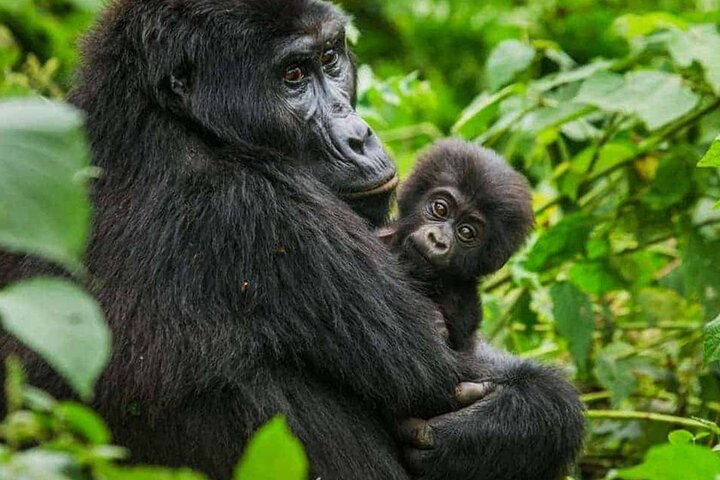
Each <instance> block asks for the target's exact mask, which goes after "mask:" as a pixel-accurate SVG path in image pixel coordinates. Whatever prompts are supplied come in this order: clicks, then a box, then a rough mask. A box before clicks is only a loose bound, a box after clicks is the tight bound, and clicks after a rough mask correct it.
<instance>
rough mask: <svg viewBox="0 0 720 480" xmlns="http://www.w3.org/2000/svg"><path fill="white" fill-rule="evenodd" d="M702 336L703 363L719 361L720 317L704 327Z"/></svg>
mask: <svg viewBox="0 0 720 480" xmlns="http://www.w3.org/2000/svg"><path fill="white" fill-rule="evenodd" d="M704 334H705V336H704V342H703V345H704V347H705V363H710V362H716V361H718V360H720V316H718V317H717V318H716V319H715V320H713V321H712V322H710V323H708V324H707V325H705V329H704Z"/></svg>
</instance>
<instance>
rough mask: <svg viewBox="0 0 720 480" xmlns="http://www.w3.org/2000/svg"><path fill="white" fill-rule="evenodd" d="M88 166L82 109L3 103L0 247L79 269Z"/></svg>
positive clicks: (0, 124)
mask: <svg viewBox="0 0 720 480" xmlns="http://www.w3.org/2000/svg"><path fill="white" fill-rule="evenodd" d="M87 167H88V155H87V150H86V145H85V138H84V134H83V130H82V116H81V114H80V113H79V112H78V111H76V110H74V109H72V108H71V107H69V106H66V105H62V104H56V103H50V102H41V101H38V100H25V101H13V102H5V103H0V246H2V247H5V248H7V249H9V250H11V251H16V252H23V253H32V254H37V255H40V256H43V257H45V258H47V259H50V260H54V261H57V262H59V263H61V264H63V265H66V266H68V267H71V268H77V267H78V266H79V265H80V264H81V258H82V255H83V252H84V251H85V247H86V243H87V235H88V230H89V221H90V203H89V200H88V189H87V185H86V181H85V178H84V176H83V175H82V172H86V171H87Z"/></svg>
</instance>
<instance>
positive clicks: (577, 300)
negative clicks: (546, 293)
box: [550, 282, 595, 371]
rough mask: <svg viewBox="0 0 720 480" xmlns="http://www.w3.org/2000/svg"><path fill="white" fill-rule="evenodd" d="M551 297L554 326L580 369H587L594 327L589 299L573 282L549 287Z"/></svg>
mask: <svg viewBox="0 0 720 480" xmlns="http://www.w3.org/2000/svg"><path fill="white" fill-rule="evenodd" d="M550 295H551V296H552V299H553V316H554V317H555V327H556V328H557V331H558V333H560V335H562V336H563V337H564V338H565V339H566V340H567V341H568V344H569V350H570V353H571V354H572V356H573V358H574V359H575V363H576V364H577V366H578V367H579V368H580V369H581V370H583V371H584V370H586V369H587V359H588V354H589V353H590V345H591V343H592V332H593V330H594V329H595V321H594V319H593V313H592V305H591V304H590V299H589V298H588V297H587V295H585V294H584V293H583V292H581V291H580V290H578V289H577V288H576V287H575V286H574V285H573V284H571V283H568V282H563V283H556V284H555V285H553V286H552V288H551V289H550Z"/></svg>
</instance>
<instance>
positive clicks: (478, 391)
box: [455, 382, 497, 407]
mask: <svg viewBox="0 0 720 480" xmlns="http://www.w3.org/2000/svg"><path fill="white" fill-rule="evenodd" d="M495 388H497V385H496V384H494V383H492V382H481V383H471V382H465V383H461V384H460V385H458V386H457V388H456V389H455V399H456V400H457V401H458V403H459V404H460V406H461V407H468V406H470V405H472V404H473V403H475V402H477V401H478V400H482V399H483V398H485V397H486V396H488V395H489V394H491V393H492V392H493V391H494V390H495Z"/></svg>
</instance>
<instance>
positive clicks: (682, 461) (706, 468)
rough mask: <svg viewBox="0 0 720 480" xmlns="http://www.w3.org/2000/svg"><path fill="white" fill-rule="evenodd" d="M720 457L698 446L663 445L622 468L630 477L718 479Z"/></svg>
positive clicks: (646, 479) (622, 474) (622, 475)
mask: <svg viewBox="0 0 720 480" xmlns="http://www.w3.org/2000/svg"><path fill="white" fill-rule="evenodd" d="M719 474H720V457H718V456H717V455H716V454H715V453H713V452H711V451H710V450H708V449H706V448H702V447H697V446H695V445H660V446H658V447H653V448H652V449H650V451H649V452H648V454H647V455H646V456H645V462H644V463H643V464H642V465H638V466H637V467H632V468H627V469H624V470H620V472H619V475H620V478H625V479H627V480H717V476H718V475H719Z"/></svg>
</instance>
